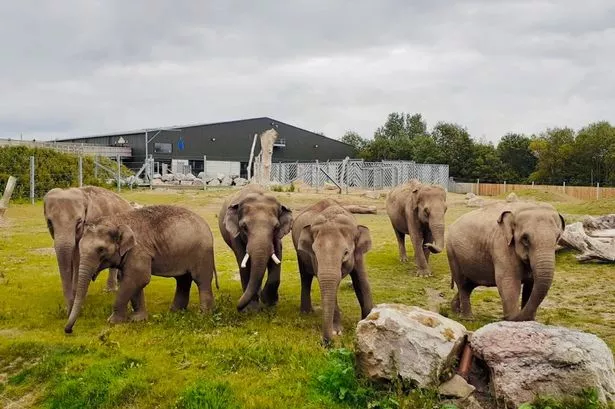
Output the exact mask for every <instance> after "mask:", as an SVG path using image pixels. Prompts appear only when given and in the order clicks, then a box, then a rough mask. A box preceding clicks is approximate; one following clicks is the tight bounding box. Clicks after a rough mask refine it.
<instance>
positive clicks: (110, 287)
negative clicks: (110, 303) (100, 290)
mask: <svg viewBox="0 0 615 409" xmlns="http://www.w3.org/2000/svg"><path fill="white" fill-rule="evenodd" d="M117 273H118V270H117V269H116V268H110V269H109V275H108V276H107V287H106V288H105V290H104V291H105V292H115V291H116V290H117Z"/></svg>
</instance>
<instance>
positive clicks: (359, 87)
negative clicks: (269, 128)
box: [0, 0, 615, 141]
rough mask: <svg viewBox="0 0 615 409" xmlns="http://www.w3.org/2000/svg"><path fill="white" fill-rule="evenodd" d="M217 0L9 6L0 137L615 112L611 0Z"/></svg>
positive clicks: (0, 16) (90, 0)
mask: <svg viewBox="0 0 615 409" xmlns="http://www.w3.org/2000/svg"><path fill="white" fill-rule="evenodd" d="M35 3H36V4H35ZM202 4H203V2H197V1H188V0H183V1H181V0H179V1H176V2H168V1H163V0H153V1H147V0H135V1H130V2H126V1H121V0H108V1H95V0H66V1H63V2H61V3H58V2H52V1H48V0H47V1H39V2H31V1H23V2H4V3H2V4H0V46H1V49H2V50H3V51H2V53H1V54H0V90H1V91H2V99H1V100H0V136H2V137H16V136H18V135H19V133H20V132H23V133H24V137H27V138H37V139H42V138H53V137H64V136H79V135H83V134H91V133H100V132H106V131H116V130H125V129H134V128H142V127H151V126H164V125H172V124H182V123H197V122H210V121H222V120H230V119H238V118H242V117H251V116H263V115H266V116H272V117H274V118H277V119H279V120H282V121H285V122H289V123H293V124H296V125H298V126H301V127H305V128H307V129H311V130H314V131H319V132H321V131H322V132H325V134H327V135H328V136H331V137H336V138H339V137H340V136H341V135H342V134H343V132H344V131H345V130H348V129H353V130H357V131H359V132H360V133H361V134H363V135H364V136H369V137H371V136H372V134H373V131H374V130H375V129H376V127H378V126H379V125H381V124H382V123H383V122H384V120H385V119H386V115H387V114H388V113H389V112H392V111H405V112H420V113H422V114H423V116H424V117H425V119H426V120H427V121H428V123H429V125H434V124H435V122H436V121H438V120H447V121H453V122H457V123H460V124H462V125H465V126H467V127H468V129H469V131H470V132H471V133H472V134H473V135H474V136H475V137H476V138H481V137H485V138H486V139H488V140H493V141H495V140H497V139H498V138H499V137H500V136H502V135H503V134H504V133H506V132H509V131H513V132H525V133H532V132H538V131H541V130H543V129H544V128H546V127H548V126H558V125H561V126H563V125H567V126H572V127H575V128H578V127H580V126H582V125H584V124H586V123H588V122H590V121H596V120H611V121H613V120H614V118H613V113H612V110H611V108H610V107H612V106H613V103H615V80H613V79H612V75H611V71H610V67H612V66H613V64H614V63H615V55H613V53H612V50H613V49H615V23H613V22H614V21H615V5H613V4H612V2H610V1H608V0H587V1H585V2H582V3H579V2H574V1H569V0H566V1H559V2H557V4H556V3H555V2H549V1H530V0H527V1H501V2H490V1H487V0H481V1H479V0H471V1H462V2H453V1H444V0H436V1H420V2H407V1H401V0H385V1H379V2H374V1H368V0H360V1H356V2H349V1H325V0H314V1H307V0H301V1H293V2H283V1H273V0H269V1H263V2H250V3H248V2H243V1H242V2H240V1H238V0H235V1H212V2H206V6H203V5H202ZM614 122H615V121H614Z"/></svg>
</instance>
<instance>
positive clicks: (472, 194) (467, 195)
mask: <svg viewBox="0 0 615 409" xmlns="http://www.w3.org/2000/svg"><path fill="white" fill-rule="evenodd" d="M473 197H476V195H475V194H474V193H472V192H468V193H466V199H472V198H473Z"/></svg>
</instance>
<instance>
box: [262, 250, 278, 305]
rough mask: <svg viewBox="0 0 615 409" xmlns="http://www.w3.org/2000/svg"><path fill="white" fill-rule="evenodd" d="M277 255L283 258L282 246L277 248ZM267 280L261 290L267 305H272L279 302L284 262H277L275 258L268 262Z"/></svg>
mask: <svg viewBox="0 0 615 409" xmlns="http://www.w3.org/2000/svg"><path fill="white" fill-rule="evenodd" d="M276 255H277V256H278V257H279V258H280V260H281V259H282V248H281V247H280V248H278V249H276ZM267 271H268V273H267V282H266V283H265V286H264V287H263V289H262V290H261V300H262V301H263V303H264V304H265V305H268V306H270V307H272V306H274V305H276V304H277V303H278V288H280V273H281V271H282V264H276V263H275V262H274V261H273V260H271V259H270V260H269V263H268V264H267Z"/></svg>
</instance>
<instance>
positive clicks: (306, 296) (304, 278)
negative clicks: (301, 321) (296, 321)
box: [297, 257, 314, 314]
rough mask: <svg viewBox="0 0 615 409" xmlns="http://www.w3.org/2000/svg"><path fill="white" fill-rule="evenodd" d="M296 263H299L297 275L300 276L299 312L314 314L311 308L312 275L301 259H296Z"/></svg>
mask: <svg viewBox="0 0 615 409" xmlns="http://www.w3.org/2000/svg"><path fill="white" fill-rule="evenodd" d="M297 261H298V263H299V275H300V276H301V312H303V313H306V314H307V313H311V312H314V308H312V280H313V279H314V274H313V272H312V271H311V270H310V268H309V266H308V265H306V263H305V262H303V260H301V257H298V260H297Z"/></svg>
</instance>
